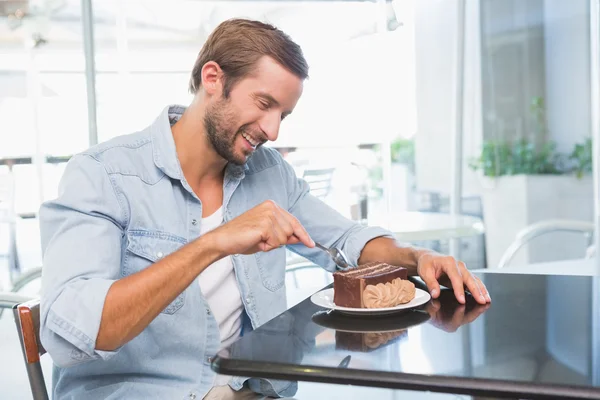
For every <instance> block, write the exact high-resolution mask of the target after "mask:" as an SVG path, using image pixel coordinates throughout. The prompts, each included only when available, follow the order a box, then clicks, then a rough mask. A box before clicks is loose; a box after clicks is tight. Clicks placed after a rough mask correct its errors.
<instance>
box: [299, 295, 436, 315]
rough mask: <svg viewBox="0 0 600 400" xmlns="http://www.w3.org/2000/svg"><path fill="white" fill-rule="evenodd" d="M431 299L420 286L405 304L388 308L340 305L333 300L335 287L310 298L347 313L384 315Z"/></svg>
mask: <svg viewBox="0 0 600 400" xmlns="http://www.w3.org/2000/svg"><path fill="white" fill-rule="evenodd" d="M429 299H431V296H430V295H429V293H427V292H426V291H424V290H421V289H419V288H416V292H415V298H414V299H412V300H411V301H409V302H408V303H405V304H399V305H397V306H396V307H386V308H350V307H340V306H337V305H336V304H335V303H334V302H333V288H329V289H324V290H321V291H320V292H317V293H315V294H313V295H312V296H311V297H310V300H311V301H312V302H313V303H315V304H316V305H318V306H321V307H324V308H329V309H331V310H336V311H339V312H342V313H345V314H354V315H367V314H368V315H382V314H390V313H395V312H398V311H402V310H408V309H410V308H414V307H418V306H420V305H423V304H425V303H427V302H428V301H429Z"/></svg>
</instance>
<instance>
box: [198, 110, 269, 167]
mask: <svg viewBox="0 0 600 400" xmlns="http://www.w3.org/2000/svg"><path fill="white" fill-rule="evenodd" d="M236 125H237V124H236V117H235V112H234V111H233V110H232V109H231V106H230V105H229V102H228V101H226V100H223V99H221V100H219V101H218V102H217V103H215V104H213V105H212V106H209V108H207V109H206V112H205V114H204V128H205V130H206V135H207V137H208V140H209V141H210V144H211V145H212V147H213V148H214V149H215V151H216V152H217V154H218V155H219V156H221V157H222V158H224V159H225V160H226V161H227V162H230V163H233V164H235V165H244V164H246V162H247V161H248V159H249V158H250V157H251V156H252V153H253V152H246V151H245V150H243V151H242V154H239V153H236V148H235V142H236V140H237V137H238V136H240V135H241V134H242V133H243V132H250V130H249V127H248V125H242V126H241V127H240V128H239V129H236V128H235V126H236ZM261 136H262V135H261ZM254 137H260V136H254ZM261 145H262V144H259V145H258V146H256V148H257V149H258V147H260V146H261Z"/></svg>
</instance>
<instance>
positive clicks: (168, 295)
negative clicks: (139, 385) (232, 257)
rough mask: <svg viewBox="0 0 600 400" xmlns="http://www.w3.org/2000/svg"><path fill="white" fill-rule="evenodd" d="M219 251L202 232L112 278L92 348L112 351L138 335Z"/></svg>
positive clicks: (215, 257)
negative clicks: (143, 265) (146, 263)
mask: <svg viewBox="0 0 600 400" xmlns="http://www.w3.org/2000/svg"><path fill="white" fill-rule="evenodd" d="M221 257H222V255H221V254H220V253H219V251H218V250H217V249H216V248H215V246H214V244H213V243H211V236H209V235H206V236H203V237H201V238H199V239H198V240H196V241H194V242H191V243H189V244H188V245H186V246H184V247H182V248H181V249H179V250H178V251H176V252H175V253H172V254H170V255H168V256H166V257H165V258H163V259H161V260H160V261H158V262H156V263H155V264H153V265H151V266H150V267H148V268H146V269H144V270H142V271H139V272H136V273H135V274H132V275H129V276H127V277H125V278H122V279H119V280H117V281H116V282H114V283H113V284H112V285H111V287H110V289H109V290H108V293H107V294H106V300H105V301H104V307H103V309H102V317H101V321H100V328H99V330H98V336H97V338H96V349H97V350H103V351H113V350H115V349H117V348H119V347H120V346H122V345H123V344H125V343H127V342H128V341H130V340H131V339H133V338H134V337H136V336H137V335H139V334H140V333H141V332H142V331H143V330H144V329H145V328H146V327H147V326H148V325H149V324H150V322H152V320H154V318H156V316H157V315H158V314H159V313H160V312H161V311H162V310H164V309H165V307H167V306H168V305H169V304H170V303H171V302H172V301H173V300H174V299H175V297H177V295H179V293H181V292H183V291H184V290H185V288H187V287H188V286H189V285H190V284H191V283H192V282H193V281H194V279H196V277H197V276H198V275H199V274H200V273H201V272H202V271H204V270H205V269H206V268H207V267H208V266H209V265H211V264H212V263H213V262H215V261H217V260H218V259H219V258H221Z"/></svg>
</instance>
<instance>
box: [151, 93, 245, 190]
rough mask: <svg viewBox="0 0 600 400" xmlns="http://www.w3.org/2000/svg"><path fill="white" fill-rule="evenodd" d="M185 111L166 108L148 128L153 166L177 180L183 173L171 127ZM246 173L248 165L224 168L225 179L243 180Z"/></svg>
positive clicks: (173, 106)
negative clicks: (149, 129) (150, 137)
mask: <svg viewBox="0 0 600 400" xmlns="http://www.w3.org/2000/svg"><path fill="white" fill-rule="evenodd" d="M185 110H186V107H184V106H180V105H170V106H167V107H165V108H164V110H163V111H162V112H161V113H160V115H159V116H158V118H156V120H155V121H154V122H153V123H152V125H151V126H150V128H151V136H152V154H153V157H154V164H155V165H156V167H157V168H158V169H160V170H161V171H162V172H164V173H165V174H166V175H167V176H169V177H171V178H173V179H179V180H182V179H183V171H182V170H181V165H180V164H179V158H177V149H176V148H175V141H174V140H173V131H171V126H173V125H174V124H175V123H176V122H177V121H179V119H180V118H181V116H182V115H183V113H184V111H185ZM246 171H248V163H246V164H244V165H235V164H232V163H228V164H227V167H226V168H225V179H226V180H227V179H228V178H229V179H234V180H238V179H243V178H244V176H245V172H246Z"/></svg>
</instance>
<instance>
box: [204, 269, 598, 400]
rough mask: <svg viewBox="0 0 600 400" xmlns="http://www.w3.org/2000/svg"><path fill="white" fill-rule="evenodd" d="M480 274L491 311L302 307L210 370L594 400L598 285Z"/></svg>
mask: <svg viewBox="0 0 600 400" xmlns="http://www.w3.org/2000/svg"><path fill="white" fill-rule="evenodd" d="M478 275H479V277H480V278H481V279H482V281H483V282H484V283H485V284H486V286H487V287H488V289H489V291H490V294H491V297H492V300H493V303H492V304H491V305H488V306H482V305H478V304H477V303H476V302H475V301H474V300H473V299H472V298H470V297H468V299H467V304H466V305H464V306H463V305H460V304H459V303H458V302H457V301H456V300H455V299H454V297H453V293H452V292H451V291H449V290H444V291H443V293H442V295H441V296H440V299H439V300H435V301H430V302H429V303H427V304H426V305H424V306H422V307H421V308H419V309H414V310H412V311H407V312H403V313H398V314H393V315H388V316H384V317H355V316H347V315H344V314H340V313H338V312H335V311H333V312H332V311H329V310H326V309H323V308H321V307H318V306H316V305H314V304H313V303H312V302H311V300H310V299H306V300H305V301H303V302H301V303H299V304H297V305H296V306H294V307H293V308H291V309H289V310H288V311H286V312H284V313H283V314H281V315H279V316H278V317H276V318H274V319H273V320H271V321H269V322H268V323H266V324H264V325H263V326H261V327H259V328H258V329H256V330H255V331H253V332H251V333H249V334H247V335H245V336H244V337H242V338H241V339H240V340H239V341H237V342H236V343H234V344H233V345H232V346H231V347H230V348H228V349H225V351H223V352H220V353H219V354H218V355H217V356H216V357H215V358H214V360H213V363H212V368H213V369H214V370H215V371H216V372H219V373H222V374H226V375H236V376H247V377H259V378H266V379H279V380H289V381H308V382H323V383H330V384H345V385H360V386H371V387H384V388H391V389H404V390H419V391H432V392H442V393H453V394H466V395H472V396H486V397H508V398H521V399H538V398H544V399H550V398H552V399H559V398H561V399H600V371H599V368H600V355H599V353H600V337H599V335H600V327H598V326H597V324H595V323H594V322H593V321H598V318H597V317H594V315H596V316H597V314H598V312H600V310H599V309H598V297H599V296H600V294H599V293H598V290H596V289H597V288H600V285H599V284H598V280H599V279H600V278H598V277H590V276H550V275H548V276H546V275H522V274H487V273H482V274H478ZM415 282H416V283H417V285H422V282H420V281H419V280H415Z"/></svg>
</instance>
